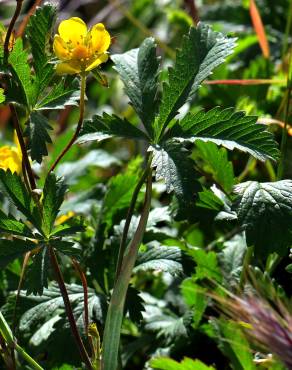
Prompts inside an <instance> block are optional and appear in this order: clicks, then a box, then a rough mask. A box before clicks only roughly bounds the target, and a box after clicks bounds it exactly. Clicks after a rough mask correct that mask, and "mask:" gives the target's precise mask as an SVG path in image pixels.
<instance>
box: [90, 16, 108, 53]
mask: <svg viewBox="0 0 292 370" xmlns="http://www.w3.org/2000/svg"><path fill="white" fill-rule="evenodd" d="M88 37H89V43H90V47H91V50H92V52H93V53H99V54H102V53H104V52H105V51H107V49H108V48H109V46H110V44H111V37H110V34H109V33H108V32H107V30H106V29H105V27H104V25H103V24H102V23H98V24H96V25H94V26H93V27H92V29H91V30H90V32H89V35H88Z"/></svg>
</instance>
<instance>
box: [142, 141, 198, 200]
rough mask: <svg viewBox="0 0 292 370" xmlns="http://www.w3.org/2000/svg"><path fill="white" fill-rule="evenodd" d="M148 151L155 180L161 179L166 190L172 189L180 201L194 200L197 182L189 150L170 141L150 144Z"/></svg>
mask: <svg viewBox="0 0 292 370" xmlns="http://www.w3.org/2000/svg"><path fill="white" fill-rule="evenodd" d="M149 151H151V152H152V153H153V158H152V163H151V166H152V167H153V168H156V180H157V181H159V180H161V179H163V180H164V181H165V184H166V189H167V192H171V191H174V193H175V195H176V197H177V198H178V200H179V201H180V202H182V203H192V202H194V193H195V191H196V190H197V188H198V186H197V184H198V183H197V180H196V179H197V174H196V171H195V168H194V162H193V161H192V160H191V159H190V158H189V157H188V155H189V152H188V151H187V150H186V149H184V148H182V146H181V145H180V144H178V143H175V142H170V141H168V142H165V143H163V144H162V145H152V146H151V147H150V148H149Z"/></svg>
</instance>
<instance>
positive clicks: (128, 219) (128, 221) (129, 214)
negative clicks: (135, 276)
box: [115, 162, 150, 281]
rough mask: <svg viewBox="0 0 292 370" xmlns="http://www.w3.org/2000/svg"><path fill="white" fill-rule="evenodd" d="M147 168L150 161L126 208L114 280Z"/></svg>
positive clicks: (118, 272)
mask: <svg viewBox="0 0 292 370" xmlns="http://www.w3.org/2000/svg"><path fill="white" fill-rule="evenodd" d="M149 169H150V162H148V164H147V166H146V168H145V170H144V172H143V174H142V176H141V178H140V180H139V182H138V184H137V186H136V188H135V190H134V192H133V196H132V199H131V203H130V206H129V209H128V212H127V217H126V222H125V226H124V230H123V235H122V238H121V243H120V248H119V255H118V262H117V268H116V276H115V281H117V278H118V276H119V274H120V272H121V267H122V262H123V257H124V253H125V249H126V243H127V236H128V232H129V228H130V224H131V220H132V216H133V213H134V209H135V205H136V202H137V198H138V195H139V192H140V189H141V187H142V185H143V184H144V182H145V179H146V178H147V175H148V172H149Z"/></svg>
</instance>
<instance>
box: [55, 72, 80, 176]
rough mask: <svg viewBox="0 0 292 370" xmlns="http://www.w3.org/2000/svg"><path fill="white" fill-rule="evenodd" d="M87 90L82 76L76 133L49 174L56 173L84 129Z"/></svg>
mask: <svg viewBox="0 0 292 370" xmlns="http://www.w3.org/2000/svg"><path fill="white" fill-rule="evenodd" d="M85 90H86V75H85V74H82V75H81V87H80V103H79V119H78V123H77V127H76V131H75V133H74V135H73V136H72V138H71V140H70V141H69V143H68V144H67V145H66V147H65V148H64V149H63V151H62V152H61V154H60V155H59V156H58V158H57V159H56V160H55V162H54V163H53V164H52V166H51V168H50V169H49V174H50V173H51V172H52V171H54V169H55V168H56V166H57V165H58V163H59V162H60V161H61V159H62V158H63V157H64V155H65V154H66V153H67V152H68V150H69V149H70V148H71V146H72V145H73V144H74V142H75V140H76V139H77V137H78V135H79V132H80V130H81V128H82V123H83V118H84V105H85V104H84V100H85Z"/></svg>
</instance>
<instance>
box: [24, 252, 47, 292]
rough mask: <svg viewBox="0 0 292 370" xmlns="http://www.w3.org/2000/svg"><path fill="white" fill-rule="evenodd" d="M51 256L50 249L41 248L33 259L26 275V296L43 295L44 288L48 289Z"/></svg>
mask: <svg viewBox="0 0 292 370" xmlns="http://www.w3.org/2000/svg"><path fill="white" fill-rule="evenodd" d="M48 269H49V255H48V248H47V247H46V246H41V249H40V251H38V253H37V254H35V255H34V256H33V258H32V264H31V265H29V267H28V269H27V273H26V279H25V284H26V294H27V295H30V294H33V295H40V296H41V295H43V291H44V288H47V287H48Z"/></svg>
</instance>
